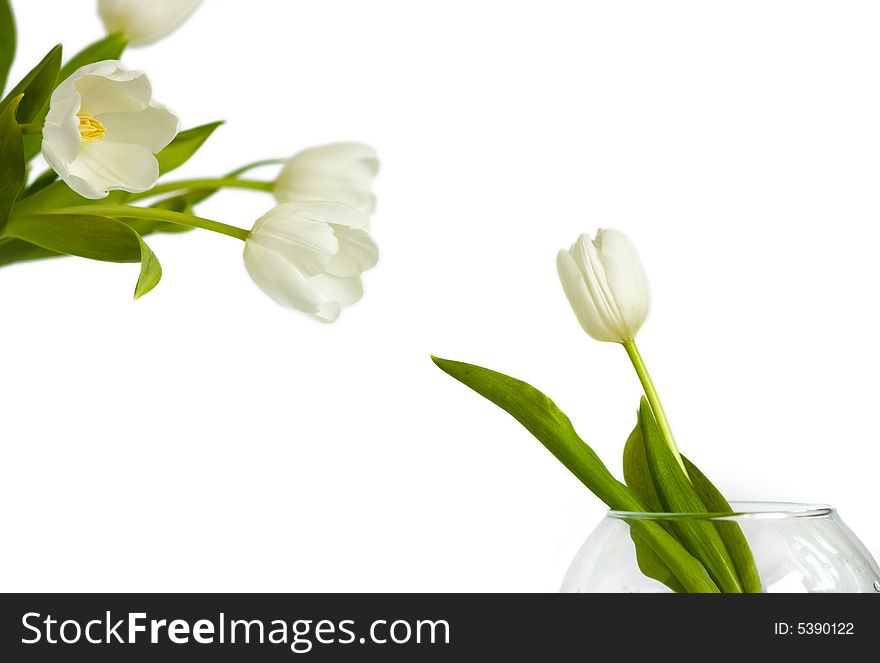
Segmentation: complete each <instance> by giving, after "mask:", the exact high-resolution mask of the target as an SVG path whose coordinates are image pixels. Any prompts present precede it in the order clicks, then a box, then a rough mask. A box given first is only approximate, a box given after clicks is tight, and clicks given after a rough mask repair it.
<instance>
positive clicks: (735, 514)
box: [608, 500, 837, 520]
mask: <svg viewBox="0 0 880 663" xmlns="http://www.w3.org/2000/svg"><path fill="white" fill-rule="evenodd" d="M730 508H731V509H732V510H733V511H732V512H727V513H723V512H716V513H687V512H672V511H618V510H616V509H610V510H609V511H608V517H609V518H618V519H620V520H795V519H802V518H831V517H833V516H834V515H835V514H836V513H837V511H836V510H835V509H834V507H832V506H829V505H827V504H803V503H800V502H752V501H736V500H734V501H731V502H730Z"/></svg>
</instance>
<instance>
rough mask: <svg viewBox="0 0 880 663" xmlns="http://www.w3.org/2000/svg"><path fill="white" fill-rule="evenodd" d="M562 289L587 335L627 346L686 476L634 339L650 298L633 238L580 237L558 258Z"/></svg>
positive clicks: (603, 233)
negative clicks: (631, 239) (631, 240)
mask: <svg viewBox="0 0 880 663" xmlns="http://www.w3.org/2000/svg"><path fill="white" fill-rule="evenodd" d="M556 268H557V271H558V272H559V279H560V281H562V289H563V290H564V291H565V295H566V297H568V302H569V304H571V308H572V310H574V314H575V316H576V317H577V319H578V322H580V323H581V327H583V329H584V331H585V332H587V334H589V335H590V336H592V337H593V338H595V339H596V340H597V341H605V342H613V343H620V344H621V345H623V347H624V349H625V350H626V352H627V354H628V355H629V358H630V360H631V361H632V363H633V366H634V367H635V369H636V374H637V375H638V376H639V380H640V381H641V383H642V386H643V387H644V389H645V396H647V398H648V403H649V404H650V405H651V409H652V411H653V413H654V418H655V419H656V420H657V425H658V427H659V428H660V432H661V434H662V435H663V437H664V439H665V441H666V443H667V444H668V445H669V448H670V449H671V450H672V452H673V454H674V455H675V458H676V460H678V463H679V465H681V468H682V470H684V472H685V474H687V470H686V469H685V467H684V462H683V461H682V460H681V455H680V454H679V452H678V447H677V446H676V444H675V439H674V438H673V436H672V429H671V428H670V426H669V421H668V420H667V418H666V413H665V412H664V411H663V406H662V405H661V403H660V396H659V395H658V393H657V389H656V387H655V386H654V382H653V381H652V380H651V376H650V374H649V373H648V368H647V366H646V365H645V362H644V360H643V359H642V356H641V354H640V353H639V349H638V347H637V346H636V342H635V337H636V333H638V331H639V329H641V327H642V323H644V322H645V318H646V317H647V315H648V308H649V304H650V298H649V295H648V279H647V277H646V276H645V270H644V269H643V268H642V263H641V261H640V260H639V256H638V254H637V253H636V249H635V247H634V246H633V244H632V242H630V240H629V238H628V237H627V236H626V235H624V234H623V233H622V232H620V231H618V230H599V231H598V232H597V233H596V239H591V238H590V236H589V235H588V234H583V235H581V236H580V237H578V239H577V241H576V242H575V243H574V244H572V246H571V248H570V249H569V250H568V251H565V250H562V251H560V252H559V254H558V255H557V257H556Z"/></svg>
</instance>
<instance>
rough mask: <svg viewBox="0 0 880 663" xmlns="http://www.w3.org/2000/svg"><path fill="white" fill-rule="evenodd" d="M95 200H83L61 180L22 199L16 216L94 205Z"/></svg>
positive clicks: (17, 206)
mask: <svg viewBox="0 0 880 663" xmlns="http://www.w3.org/2000/svg"><path fill="white" fill-rule="evenodd" d="M94 202H95V201H94V200H89V199H87V198H83V197H82V196H81V195H79V194H78V193H76V192H75V191H74V190H73V189H71V188H70V187H69V186H67V184H66V183H65V182H63V181H61V180H58V181H55V182H52V183H51V184H47V185H46V186H44V187H43V188H41V189H39V190H37V191H35V192H33V193H32V194H31V195H29V196H26V197H24V198H21V199H20V200H19V201H18V204H17V205H16V206H15V213H16V214H38V213H40V212H47V211H49V210H53V209H61V208H62V207H75V206H76V205H84V204H87V203H94Z"/></svg>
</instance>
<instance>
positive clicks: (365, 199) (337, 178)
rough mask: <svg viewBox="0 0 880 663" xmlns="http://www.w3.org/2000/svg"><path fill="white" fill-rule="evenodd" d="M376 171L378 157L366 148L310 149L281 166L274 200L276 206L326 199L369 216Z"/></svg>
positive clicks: (339, 145)
mask: <svg viewBox="0 0 880 663" xmlns="http://www.w3.org/2000/svg"><path fill="white" fill-rule="evenodd" d="M378 171H379V157H378V156H377V155H376V150H374V149H373V148H372V147H370V146H369V145H364V144H362V143H335V144H332V145H321V146H319V147H312V148H310V149H308V150H303V151H302V152H300V153H298V154H295V155H294V156H292V157H291V158H290V159H288V160H287V162H286V163H285V164H284V168H282V169H281V173H279V175H278V179H277V180H276V181H275V189H274V191H275V198H276V199H277V200H278V202H279V203H288V202H293V201H304V200H329V201H332V202H337V203H345V204H346V205H348V206H350V207H354V208H355V209H356V210H358V211H359V212H363V213H364V214H372V213H373V210H374V208H375V207H376V198H375V196H374V195H373V190H372V184H373V178H374V177H375V176H376V173H377V172H378Z"/></svg>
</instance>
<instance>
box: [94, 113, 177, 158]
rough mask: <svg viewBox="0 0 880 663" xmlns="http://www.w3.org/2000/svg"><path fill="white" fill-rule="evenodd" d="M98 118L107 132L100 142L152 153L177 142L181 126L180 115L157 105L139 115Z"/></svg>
mask: <svg viewBox="0 0 880 663" xmlns="http://www.w3.org/2000/svg"><path fill="white" fill-rule="evenodd" d="M96 119H97V120H98V121H99V122H100V123H101V124H103V125H104V128H105V129H106V130H107V133H106V135H105V136H104V137H103V138H102V139H101V140H106V141H110V142H113V143H136V144H138V145H143V146H144V147H146V148H147V149H148V150H150V152H152V153H153V154H156V153H157V152H160V151H161V150H162V148H164V147H165V146H166V145H168V143H170V142H171V141H172V140H173V139H174V137H175V136H176V135H177V130H178V128H179V126H180V120H179V119H178V117H177V115H175V114H174V113H172V112H171V111H170V110H169V109H167V108H165V107H164V106H162V105H160V104H157V103H156V102H153V103H151V104H150V105H149V106H147V107H146V108H145V109H144V110H142V111H140V112H137V113H101V114H99V115H97V116H96Z"/></svg>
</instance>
